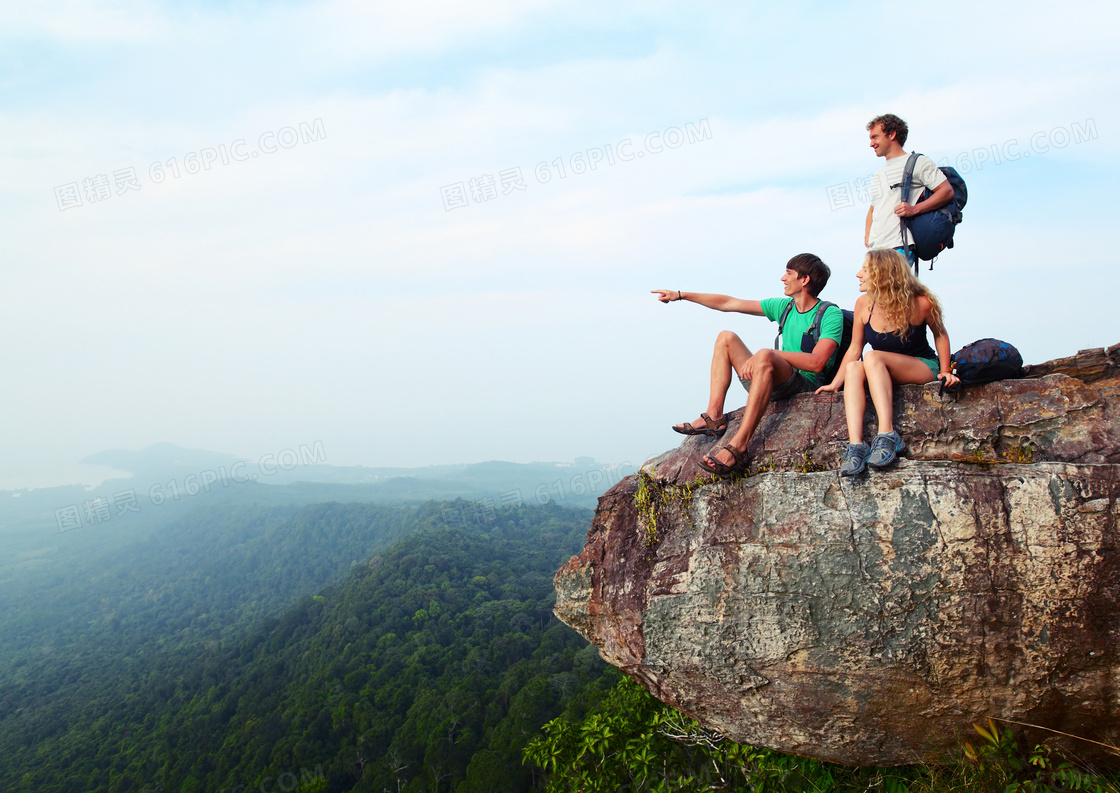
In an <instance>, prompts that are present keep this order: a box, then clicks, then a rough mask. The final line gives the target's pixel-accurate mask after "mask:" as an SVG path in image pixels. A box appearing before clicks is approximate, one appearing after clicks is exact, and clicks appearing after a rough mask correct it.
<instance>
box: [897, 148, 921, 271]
mask: <svg viewBox="0 0 1120 793" xmlns="http://www.w3.org/2000/svg"><path fill="white" fill-rule="evenodd" d="M921 156H922V155H920V154H918V152H916V151H913V152H910V156H909V157H907V158H906V165H905V166H904V167H903V169H902V182H901V187H902V201H909V200H910V186H911V185H912V184H913V182H914V166H915V165H917V162H918V158H919V157H921ZM898 229H899V233H900V234H901V235H902V249H903V250H904V251H906V258H907V259H909V258H910V249H911V247H913V246H911V245H909V244H907V242H906V232H908V231H909V230H910V222H909V221H908V220H907V219H906V218H899V219H898ZM910 239H911V241H913V239H914V235H913V234H911V235H910ZM917 274H918V253H917V251H916V250H915V251H914V275H917Z"/></svg>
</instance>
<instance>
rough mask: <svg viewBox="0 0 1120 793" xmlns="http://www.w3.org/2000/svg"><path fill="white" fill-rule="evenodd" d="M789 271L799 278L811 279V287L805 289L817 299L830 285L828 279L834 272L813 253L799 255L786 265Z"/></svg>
mask: <svg viewBox="0 0 1120 793" xmlns="http://www.w3.org/2000/svg"><path fill="white" fill-rule="evenodd" d="M786 269H787V270H793V271H794V272H795V273H797V275H798V277H799V278H805V277H808V278H809V285H808V286H807V287H805V288H806V289H807V290H808V291H809V294H811V295H812V296H813V297H816V296H817V295H819V294H820V293H821V291H822V290H823V289H824V288H825V286H827V285H828V277H829V276H830V275H832V271H831V270H829V269H828V265H827V264H825V263H824V262H822V261H821V257H820V256H817V255H816V254H813V253H799V254H797V255H796V256H794V257H793V258H792V259H790V260H789V263H788V264H786Z"/></svg>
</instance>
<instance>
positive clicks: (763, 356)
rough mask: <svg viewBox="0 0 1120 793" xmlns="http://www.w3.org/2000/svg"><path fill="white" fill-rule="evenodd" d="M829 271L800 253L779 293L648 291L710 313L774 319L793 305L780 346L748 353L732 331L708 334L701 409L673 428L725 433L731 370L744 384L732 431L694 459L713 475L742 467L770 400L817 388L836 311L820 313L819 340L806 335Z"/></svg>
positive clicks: (838, 328) (834, 332)
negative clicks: (707, 382) (708, 375)
mask: <svg viewBox="0 0 1120 793" xmlns="http://www.w3.org/2000/svg"><path fill="white" fill-rule="evenodd" d="M829 275H830V271H829V269H828V265H826V264H825V263H824V262H822V261H821V259H820V257H819V256H814V255H813V254H811V253H801V254H798V255H797V256H794V257H793V258H792V259H790V260H789V264H787V265H786V272H785V275H783V276H782V284H783V285H784V286H785V290H784V291H785V297H775V298H770V299H768V300H740V299H739V298H736V297H730V296H729V295H710V294H703V293H698V292H681V291H678V290H676V289H654V290H653V294H655V295H657V299H658V300H660V301H661V302H662V303H672V302H674V301H677V300H688V301H691V302H693V303H699V304H700V305H702V306H706V307H707V308H714V309H715V310H716V311H737V312H739V313H741V314H753V315H755V316H765V317H766V318H767V319H769V320H770V321H771V322H778V321H779V320H780V319H781V316H782V312H783V311H784V310H785V307H786V306H787V305H788V304H789V303H790V301H791V300H792V301H793V308H792V310H791V311H790V312H789V316H787V317H786V321H785V325H784V327H783V329H782V345H781V346H782V348H781V349H780V350H768V349H762V350H759V351H758V352H756V353H752V352H751V351H750V350H749V349H747V345H746V344H744V343H743V340H742V339H740V338H739V335H738V334H736V333H732V332H731V331H729V330H725V331H722V332H721V333H720V334H719V336H717V337H716V347H715V352H714V353H713V354H712V381H711V391H710V393H709V397H708V412H707V413H701V414H700V418H698V419H696V420H695V421H691V422H688V423H686V424H677V425H676V426H674V427H673V429H674V430H676V431H677V432H679V433H682V434H684V435H714V436H719V435H722V434H723V433H724V432H725V431H726V430H727V417H726V416H725V415H724V413H723V402H724V399H725V398H726V397H727V389H728V388H729V387H730V386H731V372H732V371H734V372H735V373H736V374H737V375H738V376H739V382H741V383H742V384H743V387H744V388H746V389H747V408H746V410H745V411H744V413H743V421H742V423H741V424H740V425H739V429H738V431H737V432H736V433H735V435H734V436H733V437H732V438H731V440H730V441H728V442H727V443H726V444H725V445H724V446H723V448H722V449H720V450H719V451H718V452H716V453H715V454H710V455H708V456H706V457H704V459H703V460H701V461H700V466H701V467H702V468H704V469H706V470H708V471H711V472H712V473H715V474H719V475H726V474H729V473H731V472H733V471H739V470H743V469H744V468H746V466H747V463H748V460H747V454H746V452H747V444H749V443H750V440H751V435H753V434H754V431H755V428H756V427H757V426H758V421H759V419H761V418H762V414H763V412H764V411H765V410H766V406H767V405H769V404H770V400H772V399H789V398H790V397H791V396H793V395H794V394H800V393H802V392H803V391H814V390H816V388H817V386H818V385H822V384H819V383H818V382H817V380H818V379H819V375H820V373H821V372H822V371H824V370H825V369H826V368H828V366H829V365H830V364H832V363H833V361H834V359H835V357H836V353H837V350H839V348H840V339H841V337H842V335H843V332H844V317H843V314H842V313H841V311H840V309H838V308H837V307H836V306H828V307H826V308H825V310H824V315H823V316H822V317H821V330H820V339H819V340H814V339H813V338H812V337H811V336H808V334H807V331H808V330H809V328H810V327H811V326H812V324H813V318H814V315H815V314H816V308H817V303H819V302H820V299H819V298H818V297H817V295H819V294H820V293H821V290H822V289H824V287H825V285H826V284H827V283H828V276H829Z"/></svg>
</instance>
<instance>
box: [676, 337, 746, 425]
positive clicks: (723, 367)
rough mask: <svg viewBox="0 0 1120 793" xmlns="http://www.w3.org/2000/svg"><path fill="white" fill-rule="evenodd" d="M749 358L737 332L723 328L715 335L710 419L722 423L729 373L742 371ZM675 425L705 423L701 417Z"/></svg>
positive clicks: (709, 396)
mask: <svg viewBox="0 0 1120 793" xmlns="http://www.w3.org/2000/svg"><path fill="white" fill-rule="evenodd" d="M750 358H751V351H750V350H749V349H747V345H745V344H743V340H742V339H740V338H739V334H737V333H733V332H731V331H729V330H724V331H720V334H719V335H718V336H716V346H715V349H714V350H712V378H711V390H710V391H709V392H708V417H709V418H711V420H712V421H715V422H720V423H722V420H723V403H724V400H725V399H726V398H727V389H728V388H729V387H730V386H731V373H732V371H735V372H740V371H742V369H743V366H744V364H746V362H747V361H748V360H750ZM677 426H678V427H681V428H682V429H683V428H685V427H688V428H690V429H704V427H706V426H707V425H706V424H705V422H704V419H703V418H698V419H696V420H695V421H691V422H689V423H688V424H678V425H677Z"/></svg>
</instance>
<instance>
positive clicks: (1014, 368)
mask: <svg viewBox="0 0 1120 793" xmlns="http://www.w3.org/2000/svg"><path fill="white" fill-rule="evenodd" d="M950 360H951V361H952V365H953V374H955V375H956V376H957V377H959V378H960V379H961V384H960V385H959V386H956V387H954V388H952V389H949V390H950V391H953V392H956V393H960V391H961V389H962V388H963V387H964V386H967V385H979V384H981V383H991V382H994V381H996V380H1010V379H1014V378H1018V377H1022V376H1023V356H1022V355H1020V354H1019V351H1018V350H1017V349H1015V346H1014V345H1012V344H1008V343H1007V342H1006V341H1000V340H999V339H980V340H979V341H974V342H972V344H966V345H965V346H964V347H961V348H960V349H959V350H957V351H956V352H955V353H953V357H952V358H951V359H950ZM945 390H946V389H945V383H944V381H943V382H942V383H941V388H940V390H939V391H938V393H939V394H944V393H945Z"/></svg>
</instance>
